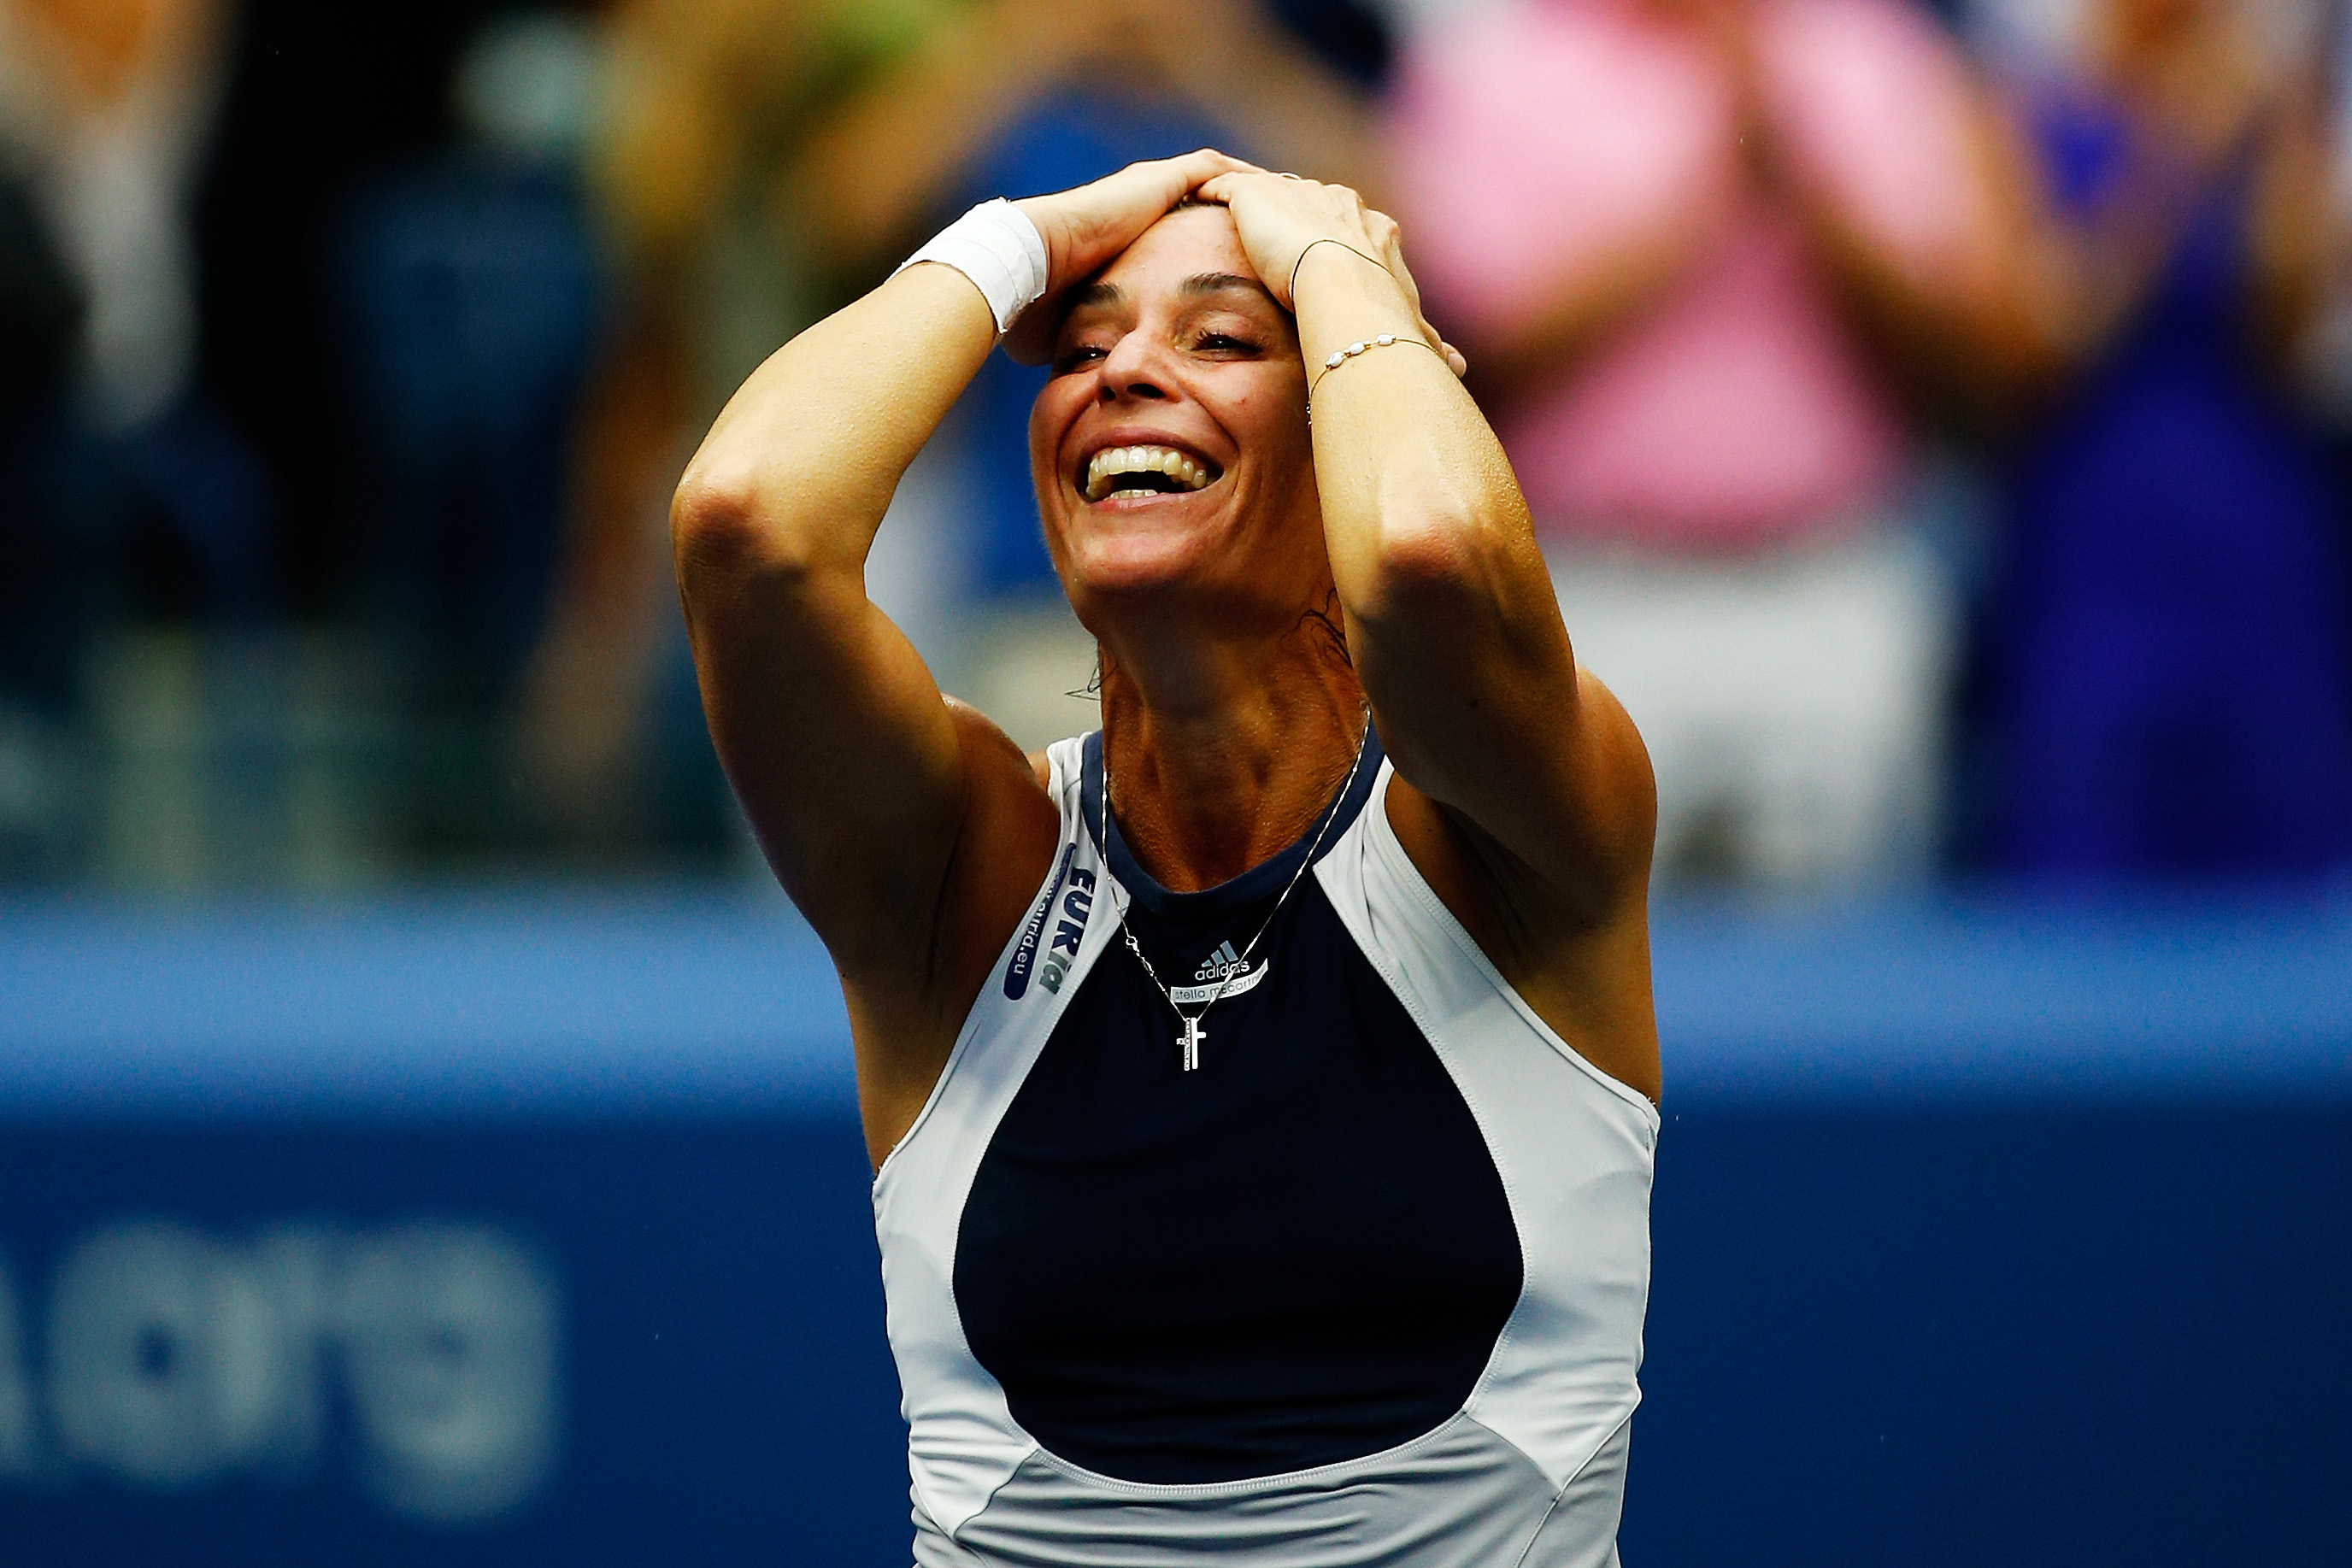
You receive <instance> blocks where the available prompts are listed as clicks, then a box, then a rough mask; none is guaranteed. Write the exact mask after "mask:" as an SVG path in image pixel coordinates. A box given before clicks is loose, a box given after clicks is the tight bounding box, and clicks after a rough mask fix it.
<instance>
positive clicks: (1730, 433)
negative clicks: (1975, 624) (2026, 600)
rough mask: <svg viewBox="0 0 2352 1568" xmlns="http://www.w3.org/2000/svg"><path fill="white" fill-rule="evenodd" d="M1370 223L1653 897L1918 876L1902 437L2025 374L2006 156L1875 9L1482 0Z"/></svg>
mask: <svg viewBox="0 0 2352 1568" xmlns="http://www.w3.org/2000/svg"><path fill="white" fill-rule="evenodd" d="M1391 135H1392V143H1393V147H1394V150H1395V158H1396V170H1395V179H1396V182H1397V184H1398V187H1399V192H1398V197H1397V202H1398V208H1399V213H1400V216H1401V218H1402V222H1403V223H1404V225H1405V230H1406V235H1407V243H1408V246H1409V247H1410V250H1411V253H1412V256H1413V258H1414V262H1415V265H1416V267H1418V268H1419V269H1420V273H1421V278H1422V281H1423V284H1424V286H1425V287H1426V288H1427V290H1428V292H1429V295H1430V297H1431V299H1432V305H1433V314H1435V316H1436V319H1438V320H1439V321H1440V323H1441V325H1442V326H1443V327H1444V329H1446V331H1447V332H1448V333H1449V334H1450V335H1452V336H1454V338H1455V339H1456V340H1458V341H1459V342H1460V343H1461V344H1462V345H1463V346H1464V348H1465V350H1466V351H1467V352H1468V354H1469V357H1470V361H1471V365H1472V374H1473V377H1474V381H1475V385H1476V387H1477V389H1478V390H1479V392H1480V393H1481V396H1482V398H1483V399H1484V400H1485V401H1486V403H1487V404H1488V406H1489V409H1490V411H1491V412H1492V413H1494V415H1495V416H1496V420H1497V424H1498V428H1499V429H1500V431H1501V432H1502V434H1503V438H1504V442H1505V444H1506V446H1507V449H1508V451H1509V453H1510V455H1511V459H1512V462H1513V464H1514V465H1515V466H1516V467H1517V472H1518V475H1519V478H1520V481H1521V484H1522V485H1523V486H1525V489H1526V492H1527V496H1528V502H1529V504H1530V506H1531V507H1532V508H1533V510H1534V512H1535V515H1536V518H1537V523H1538V529H1539V530H1540V533H1541V537H1542V538H1543V540H1544V543H1545V547H1546V549H1547V552H1548V553H1549V555H1550V557H1551V559H1552V561H1553V567H1554V576H1555V580H1556V582H1557V584H1558V587H1559V592H1560V598H1561V603H1562V608H1563V611H1564V612H1565V614H1566V617H1567V621H1568V624H1569V628H1570V635H1571V637H1572V638H1573V639H1574V640H1575V642H1576V643H1577V646H1578V650H1579V653H1580V655H1581V656H1582V657H1583V658H1584V659H1585V660H1586V661H1587V662H1588V663H1589V664H1591V667H1592V668H1593V669H1594V670H1595V671H1596V672H1597V673H1598V674H1600V675H1601V677H1602V678H1603V679H1604V680H1606V681H1608V682H1609V683H1610V685H1612V688H1613V689H1614V690H1615V691H1616V692H1617V693H1618V694H1619V695H1620V696H1621V697H1622V699H1623V701H1624V702H1625V704H1626V706H1627V707H1628V709H1629V710H1630V711H1631V712H1632V713H1633V716H1634V717H1635V719H1636V720H1637V722H1639V723H1640V725H1641V727H1642V729H1643V735H1644V736H1645V737H1647V739H1648V741H1649V745H1650V749H1651V752H1652V755H1653V758H1654V761H1655V765H1656V768H1657V774H1658V781H1659V800H1660V824H1659V861H1660V865H1661V868H1662V873H1663V874H1664V876H1665V877H1666V878H1668V879H1673V878H1675V877H1677V876H1705V877H1710V878H1722V879H1728V880H1734V881H1741V882H1748V883H1759V884H1763V885H1769V886H1780V887H1803V886H1816V887H1818V886H1838V885H1853V884H1857V883H1867V882H1871V881H1875V880H1882V879H1885V878H1889V877H1899V876H1906V875H1912V874H1916V873H1919V872H1921V871H1924V870H1925V869H1926V868H1927V865H1928V863H1929V862H1930V861H1931V859H1932V855H1933V850H1934V836H1935V831H1936V826H1937V810H1938V804H1937V801H1938V788H1937V783H1938V779H1939V775H1940V769H1941V768H1942V766H1943V746H1944V734H1943V729H1944V721H1943V713H1944V709H1945V705H1946V699H1947V695H1948V691H1947V688H1948V680H1949V675H1950V673H1951V671H1952V668H1953V666H1954V664H1955V660H1956V651H1957V642H1958V609H1957V596H1956V590H1955V586H1954V584H1953V581H1952V574H1951V572H1950V570H1949V569H1948V566H1947V564H1946V563H1945V562H1944V560H1943V559H1941V558H1940V557H1939V555H1938V554H1937V551H1936V550H1935V549H1931V548H1930V547H1929V545H1928V544H1927V542H1926V541H1925V540H1924V538H1923V537H1922V530H1921V528H1920V527H1919V526H1918V522H1917V519H1916V516H1915V514H1916V511H1917V510H1918V509H1919V507H1920V506H1921V505H1922V502H1921V499H1920V497H1921V486H1920V476H1921V473H1922V451H1923V443H1922V438H1921V437H1922V428H1923V421H1922V416H1921V412H1920V411H1921V409H1922V408H1923V407H1927V406H1934V405H1936V404H1937V403H1938V402H1947V403H1953V402H1968V401H1969V400H1971V399H1972V398H1977V397H1979V395H1980V393H1981V392H1982V389H1983V388H1984V387H1985V386H1986V385H1987V384H1988V383H1989V382H1990V383H1997V382H1999V381H2000V380H2001V379H2004V378H2006V377H2007V376H2009V375H2011V374H2014V373H2018V372H2020V371H2021V370H2022V369H2023V368H2025V367H2027V366H2029V365H2031V364H2032V362H2033V361H2034V360H2035V358H2036V353H2037V350H2036V342H2037V337H2036V334H2035V332H2034V331H2033V330H2032V324H2031V321H2030V319H2029V318H2028V315H2027V313H2026V311H2025V309H2024V307H2023V303H2022V301H2023V300H2024V298H2025V296H2024V293H2023V291H2022V289H2021V287H2019V286H2018V284H2017V281H2016V279H2015V277H2014V276H2013V261H2014V258H2015V257H2016V256H2018V255H2019V253H2020V252H2021V248H2022V247H2021V246H2020V244H2019V239H2020V236H2021V233H2022V219H2021V204H2020V202H2019V200H2018V199H2017V196H2016V194H2015V192H2016V189H2017V181H2016V178H2015V176H2014V175H2013V174H2011V169H2012V167H2013V166H2014V163H2015V160H2014V158H2013V156H2012V154H2011V150H2010V148H2009V146H2008V142H2007V141H2006V139H2005V137H2004V136H2003V134H2002V133H2001V131H2000V129H1999V125H1998V121H1997V120H1996V119H1995V118H1994V117H1993V116H1992V115H1991V113H1990V110H1989V108H1988V105H1987V102H1986V100H1985V97H1984V94H1983V93H1982V92H1981V91H1980V89H1979V85H1978V83H1977V81H1976V79H1975V78H1974V77H1973V76H1972V74H1971V72H1970V69H1969V67H1968V65H1967V63H1966V62H1965V61H1964V59H1963V58H1962V57H1961V56H1960V54H1959V53H1958V49H1957V47H1955V45H1954V44H1953V43H1952V42H1951V40H1950V39H1948V37H1946V36H1945V34H1944V33H1943V32H1942V30H1941V29H1940V28H1939V27H1938V26H1937V24H1936V23H1935V22H1934V20H1933V19H1932V18H1931V17H1930V16H1928V15H1927V14H1926V13H1925V12H1923V11H1920V10H1917V9H1915V8H1914V7H1912V6H1911V5H1907V4H1906V3H1904V0H1496V3H1494V4H1488V5H1483V6H1480V7H1478V8H1476V9H1475V10H1473V11H1471V12H1469V13H1467V14H1466V15H1465V16H1464V17H1463V18H1462V19H1460V20H1454V21H1449V22H1447V23H1445V24H1444V25H1443V26H1429V27H1427V28H1426V29H1424V30H1423V33H1422V34H1421V36H1420V37H1418V38H1417V39H1416V40H1415V41H1414V42H1413V44H1412V46H1411V47H1410V48H1409V51H1408V55H1407V58H1406V60H1405V62H1404V65H1403V68H1402V72H1401V78H1400V83H1399V86H1398V89H1397V92H1396V95H1395V118H1394V122H1393V124H1392V126H1391Z"/></svg>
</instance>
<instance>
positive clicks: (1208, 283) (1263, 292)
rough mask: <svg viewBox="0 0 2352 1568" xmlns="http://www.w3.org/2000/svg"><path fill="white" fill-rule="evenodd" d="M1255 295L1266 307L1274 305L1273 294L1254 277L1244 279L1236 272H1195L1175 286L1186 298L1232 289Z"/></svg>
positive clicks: (1223, 292)
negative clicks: (1263, 301)
mask: <svg viewBox="0 0 2352 1568" xmlns="http://www.w3.org/2000/svg"><path fill="white" fill-rule="evenodd" d="M1236 288H1238V289H1241V290H1243V291H1244V292H1245V293H1249V294H1255V295H1256V296H1257V297H1258V298H1261V299H1263V300H1265V302H1266V303H1267V304H1268V305H1272V304H1273V303H1274V293H1273V291H1272V290H1271V289H1269V288H1267V287H1266V286H1265V284H1263V283H1260V282H1259V281H1258V280H1257V279H1256V278H1255V277H1243V276H1242V275H1241V274H1240V273H1238V272H1196V273H1194V274H1193V275H1192V277H1188V278H1186V279H1185V280H1184V281H1183V282H1182V283H1181V284H1179V285H1177V288H1176V291H1177V292H1178V293H1179V294H1181V295H1184V296H1185V297H1186V298H1198V297H1199V296H1201V295H1203V294H1225V293H1229V292H1231V291H1232V290H1234V289H1236Z"/></svg>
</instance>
